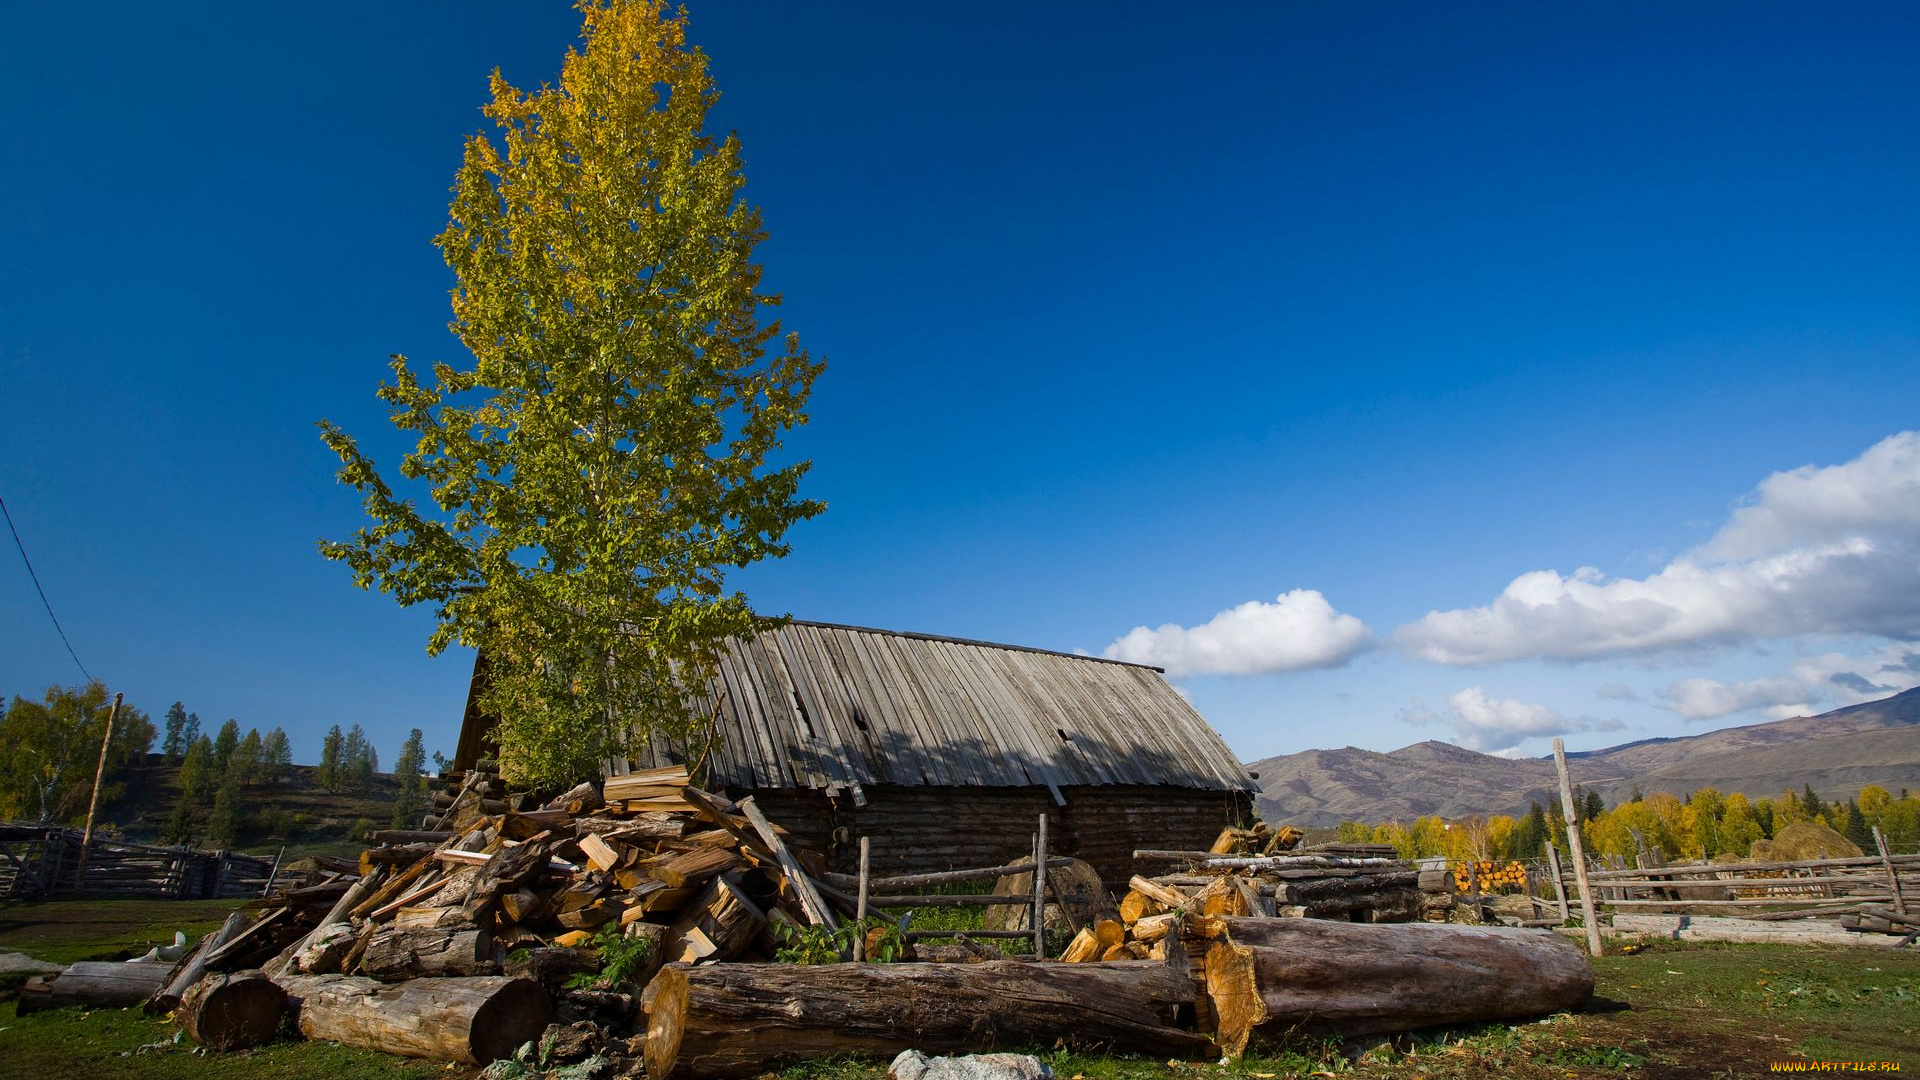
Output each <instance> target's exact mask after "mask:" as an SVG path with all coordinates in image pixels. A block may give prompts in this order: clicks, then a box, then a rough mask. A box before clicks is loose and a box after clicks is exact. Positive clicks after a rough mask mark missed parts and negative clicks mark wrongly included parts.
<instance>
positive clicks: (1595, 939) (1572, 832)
mask: <svg viewBox="0 0 1920 1080" xmlns="http://www.w3.org/2000/svg"><path fill="white" fill-rule="evenodd" d="M1553 765H1554V768H1555V770H1557V771H1558V772H1559V773H1560V808H1561V809H1562V810H1564V811H1565V812H1566V817H1567V847H1568V849H1569V850H1570V851H1571V852H1572V854H1573V880H1574V884H1576V885H1578V886H1579V887H1580V917H1581V918H1583V919H1585V920H1586V923H1587V952H1589V953H1591V954H1593V955H1594V956H1599V955H1600V951H1601V950H1600V920H1599V917H1598V916H1596V915H1595V914H1594V910H1593V890H1592V889H1589V888H1588V887H1587V850H1586V847H1587V846H1586V843H1585V842H1584V841H1582V840H1581V839H1580V813H1579V810H1578V808H1576V807H1575V806H1574V805H1573V781H1572V780H1571V779H1570V778H1569V777H1568V775H1567V747H1566V743H1565V742H1564V741H1562V740H1560V739H1555V740H1553Z"/></svg>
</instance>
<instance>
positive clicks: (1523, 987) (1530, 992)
mask: <svg viewBox="0 0 1920 1080" xmlns="http://www.w3.org/2000/svg"><path fill="white" fill-rule="evenodd" d="M1189 925H1190V926H1194V927H1197V928H1198V932H1199V933H1200V934H1201V935H1202V936H1204V937H1206V938H1209V939H1210V944H1209V947H1208V949H1207V953H1206V984H1207V996H1208V997H1209V998H1210V999H1211V1001H1212V1004H1213V1012H1214V1015H1215V1018H1216V1020H1215V1023H1216V1026H1217V1028H1218V1033H1217V1036H1216V1038H1217V1041H1218V1043H1219V1046H1220V1051H1221V1052H1222V1053H1223V1054H1225V1055H1227V1056H1229V1057H1238V1056H1240V1055H1241V1054H1242V1053H1244V1052H1245V1050H1246V1048H1247V1043H1248V1040H1249V1038H1250V1037H1258V1038H1266V1039H1278V1038H1281V1037H1283V1036H1287V1035H1292V1034H1295V1033H1300V1034H1339V1035H1342V1036H1347V1037H1352V1036H1356V1035H1374V1034H1384V1033H1388V1032H1400V1031H1412V1030H1415V1029H1417V1028H1424V1027H1433V1026H1436V1025H1441V1024H1463V1023H1481V1022H1485V1021H1490V1020H1510V1019H1517V1018H1520V1017H1526V1016H1538V1015H1541V1014H1543V1013H1551V1012H1558V1011H1561V1010H1563V1009H1571V1008H1574V1007H1575V1006H1578V1005H1580V1004H1581V1003H1583V1002H1585V1001H1586V1000H1587V998H1589V997H1590V996H1592V994H1593V969H1592V968H1591V967H1590V966H1588V964H1587V959H1586V957H1584V956H1582V955H1581V954H1580V950H1579V948H1578V947H1577V946H1575V945H1574V944H1573V943H1572V942H1570V941H1568V940H1567V939H1565V938H1563V937H1561V936H1560V935H1558V934H1555V933H1552V932H1550V931H1547V930H1521V929H1514V928H1510V927H1488V926H1450V925H1439V924H1432V923H1395V924H1370V923H1343V922H1330V921H1325V920H1320V919H1237V918H1222V919H1196V920H1193V922H1192V923H1190V924H1189Z"/></svg>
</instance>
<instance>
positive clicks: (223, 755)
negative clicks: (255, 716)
mask: <svg viewBox="0 0 1920 1080" xmlns="http://www.w3.org/2000/svg"><path fill="white" fill-rule="evenodd" d="M239 745H240V721H238V720H235V719H233V718H232V717H228V718H227V722H226V723H224V724H221V725H220V735H219V737H217V738H215V739H214V740H213V770H214V773H215V775H218V776H226V775H227V763H228V762H230V761H232V760H233V751H234V749H235V748H236V747H238V746H239Z"/></svg>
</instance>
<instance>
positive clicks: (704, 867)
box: [651, 833, 740, 889]
mask: <svg viewBox="0 0 1920 1080" xmlns="http://www.w3.org/2000/svg"><path fill="white" fill-rule="evenodd" d="M721 835H723V836H724V835H726V834H725V833H722V834H721ZM739 865H740V857H739V856H738V855H735V854H734V853H733V852H731V851H728V850H726V849H725V848H717V847H701V848H699V849H697V850H694V851H688V852H683V853H681V854H679V855H675V856H674V857H673V858H671V859H668V860H667V861H665V862H663V863H661V864H660V865H658V866H655V867H654V868H653V869H652V871H651V873H652V875H653V876H654V877H655V878H656V879H658V880H660V881H663V882H665V883H666V884H667V887H668V888H673V889H684V888H686V887H687V886H689V885H698V884H699V883H701V882H703V881H705V880H707V879H708V878H711V877H715V876H717V875H720V874H724V873H726V872H727V871H729V870H732V869H734V868H735V867H738V866H739Z"/></svg>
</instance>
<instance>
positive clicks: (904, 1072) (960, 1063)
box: [887, 1050, 1053, 1080]
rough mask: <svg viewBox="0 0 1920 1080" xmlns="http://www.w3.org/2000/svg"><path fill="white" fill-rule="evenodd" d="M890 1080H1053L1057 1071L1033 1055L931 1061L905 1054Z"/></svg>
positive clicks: (889, 1072) (970, 1056) (920, 1055)
mask: <svg viewBox="0 0 1920 1080" xmlns="http://www.w3.org/2000/svg"><path fill="white" fill-rule="evenodd" d="M887 1078H888V1080H1052V1078H1053V1070H1052V1069H1049V1068H1047V1067H1046V1065H1044V1064H1042V1063H1041V1061H1040V1059H1039V1058H1036V1057H1033V1056H1032V1055H1030V1054H967V1055H965V1056H964V1057H928V1056H927V1055H925V1054H923V1053H921V1052H920V1051H918V1050H902V1051H901V1052H900V1056H899V1057H896V1058H894V1059H893V1064H892V1065H890V1066H888V1068H887Z"/></svg>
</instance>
